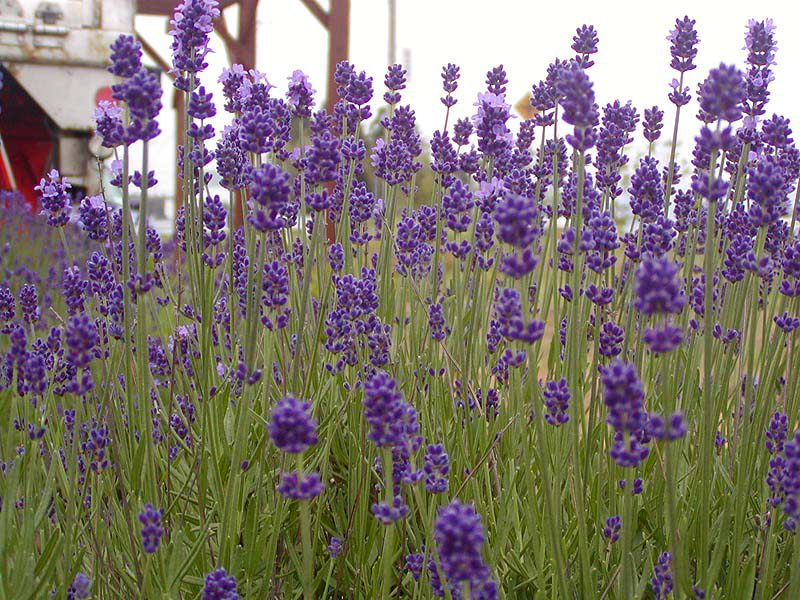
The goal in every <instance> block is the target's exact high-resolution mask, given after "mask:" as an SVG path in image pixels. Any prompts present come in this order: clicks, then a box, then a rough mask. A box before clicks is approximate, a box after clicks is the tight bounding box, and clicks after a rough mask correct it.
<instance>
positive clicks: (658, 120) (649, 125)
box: [642, 106, 664, 142]
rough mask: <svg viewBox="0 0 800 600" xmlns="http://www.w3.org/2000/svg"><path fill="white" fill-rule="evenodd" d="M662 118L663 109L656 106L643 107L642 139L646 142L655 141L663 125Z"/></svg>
mask: <svg viewBox="0 0 800 600" xmlns="http://www.w3.org/2000/svg"><path fill="white" fill-rule="evenodd" d="M663 119H664V111H663V110H659V109H658V107H657V106H654V107H653V108H645V109H644V120H643V121H642V127H643V128H644V139H646V140H647V141H648V142H655V141H656V140H657V139H658V138H660V137H661V130H662V129H663V127H664V124H663V123H662V120H663Z"/></svg>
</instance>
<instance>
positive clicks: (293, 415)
mask: <svg viewBox="0 0 800 600" xmlns="http://www.w3.org/2000/svg"><path fill="white" fill-rule="evenodd" d="M316 428H317V424H316V423H315V422H314V420H313V419H312V418H311V413H310V412H309V405H308V403H307V402H301V401H300V400H297V399H295V398H293V397H292V396H286V397H285V398H283V399H282V400H281V401H280V402H278V404H277V405H276V406H275V408H274V409H273V410H272V420H271V421H270V424H269V435H270V438H272V443H273V444H275V446H277V448H278V449H279V450H280V451H281V452H286V453H288V454H301V453H303V452H305V451H306V450H307V449H308V447H309V446H313V445H314V444H316V443H317V441H318V438H317V434H316Z"/></svg>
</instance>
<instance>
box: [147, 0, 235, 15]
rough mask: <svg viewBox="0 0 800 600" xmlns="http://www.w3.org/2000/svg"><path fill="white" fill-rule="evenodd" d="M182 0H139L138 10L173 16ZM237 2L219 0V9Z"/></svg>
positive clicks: (150, 13)
mask: <svg viewBox="0 0 800 600" xmlns="http://www.w3.org/2000/svg"><path fill="white" fill-rule="evenodd" d="M179 2H180V0H138V2H137V3H136V12H137V13H138V14H140V15H160V16H162V17H171V16H172V15H174V14H175V7H176V6H178V3H179ZM236 3H237V0H219V9H220V10H223V9H226V8H228V7H229V6H232V5H234V4H236Z"/></svg>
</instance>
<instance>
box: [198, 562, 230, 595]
mask: <svg viewBox="0 0 800 600" xmlns="http://www.w3.org/2000/svg"><path fill="white" fill-rule="evenodd" d="M201 600H239V594H238V593H237V592H236V578H234V577H233V575H228V574H227V573H226V572H225V569H221V568H220V569H217V570H216V571H212V572H211V573H209V574H208V575H206V580H205V585H204V586H203V595H202V597H201Z"/></svg>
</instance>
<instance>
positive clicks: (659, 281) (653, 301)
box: [633, 257, 686, 315]
mask: <svg viewBox="0 0 800 600" xmlns="http://www.w3.org/2000/svg"><path fill="white" fill-rule="evenodd" d="M678 270H679V268H678V265H677V264H675V263H674V262H672V261H671V260H669V259H668V258H649V257H648V258H645V259H644V260H643V261H642V264H641V265H639V268H638V269H636V282H635V283H634V287H633V293H634V296H635V299H634V301H633V305H634V306H635V307H636V309H637V310H640V311H641V312H643V313H644V314H646V315H653V314H661V313H674V314H677V313H679V312H681V311H682V310H683V307H684V306H685V305H686V296H685V294H684V293H683V288H682V286H681V285H680V282H679V280H678V279H677V278H676V275H677V274H678Z"/></svg>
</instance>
